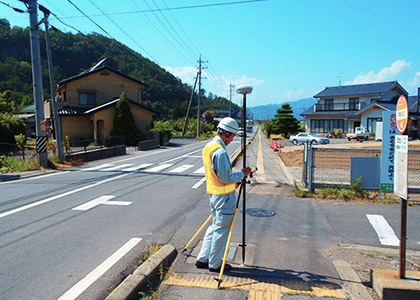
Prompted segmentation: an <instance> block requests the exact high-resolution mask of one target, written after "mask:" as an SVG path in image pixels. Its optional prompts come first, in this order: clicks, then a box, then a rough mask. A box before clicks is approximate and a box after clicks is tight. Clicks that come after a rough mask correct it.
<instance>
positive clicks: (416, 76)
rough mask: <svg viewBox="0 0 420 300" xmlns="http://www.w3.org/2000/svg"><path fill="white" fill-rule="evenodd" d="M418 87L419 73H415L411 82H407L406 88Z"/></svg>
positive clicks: (419, 82) (419, 81) (419, 83)
mask: <svg viewBox="0 0 420 300" xmlns="http://www.w3.org/2000/svg"><path fill="white" fill-rule="evenodd" d="M419 85H420V72H417V73H416V75H415V76H414V78H413V80H412V81H408V82H407V86H408V88H416V87H418V86H419Z"/></svg>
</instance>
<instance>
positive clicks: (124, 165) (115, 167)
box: [101, 164, 133, 171]
mask: <svg viewBox="0 0 420 300" xmlns="http://www.w3.org/2000/svg"><path fill="white" fill-rule="evenodd" d="M132 165H133V164H122V165H117V166H113V167H110V168H106V169H102V170H101V171H115V170H119V169H122V168H125V167H130V166H132Z"/></svg>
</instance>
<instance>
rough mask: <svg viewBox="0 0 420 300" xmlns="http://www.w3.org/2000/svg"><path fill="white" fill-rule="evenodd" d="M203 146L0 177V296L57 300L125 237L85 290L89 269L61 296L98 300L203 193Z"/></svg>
mask: <svg viewBox="0 0 420 300" xmlns="http://www.w3.org/2000/svg"><path fill="white" fill-rule="evenodd" d="M204 144H205V142H194V143H192V144H190V145H181V144H178V145H176V146H180V147H172V148H168V149H165V150H162V149H160V150H154V151H150V152H142V155H141V156H134V155H131V156H128V157H125V156H122V157H115V158H112V159H108V160H102V161H97V162H93V163H92V164H89V165H88V166H86V167H83V168H78V169H72V170H66V171H59V172H58V173H54V174H50V175H46V176H40V177H34V178H30V179H22V180H18V181H12V182H3V183H0V191H1V195H2V196H1V200H0V228H1V232H0V256H1V260H2V263H1V269H0V282H1V283H2V284H1V285H0V299H43V300H47V299H58V298H60V297H61V296H62V295H65V293H66V292H67V291H68V290H70V289H71V288H73V287H74V286H75V285H76V284H77V283H79V282H80V281H81V280H82V279H84V278H85V277H86V276H88V275H89V274H90V272H92V271H93V270H94V269H95V268H97V267H98V266H100V265H101V264H102V263H103V262H104V261H106V260H107V259H108V258H109V257H110V256H111V255H112V254H114V253H115V252H116V251H117V250H118V249H120V248H121V247H123V246H124V245H126V243H129V244H127V245H126V247H127V249H128V250H125V248H123V249H122V250H121V251H123V252H124V251H126V252H127V253H128V254H127V255H123V258H122V259H120V260H118V261H117V263H116V264H114V265H113V266H112V267H111V268H110V269H109V271H108V272H106V273H104V275H101V276H99V280H95V281H94V283H93V284H92V285H91V286H90V287H88V288H87V289H86V290H84V287H83V284H84V285H86V284H87V283H86V282H89V280H90V281H92V278H93V277H92V276H91V275H89V276H88V278H87V279H85V281H84V283H82V284H79V286H78V287H77V288H76V290H72V295H73V296H71V295H70V296H69V297H67V294H66V296H65V297H64V298H62V299H74V298H75V297H74V295H77V294H78V293H81V292H83V294H82V296H80V297H79V298H78V299H103V298H104V296H106V295H107V293H108V289H109V288H111V287H112V286H115V285H116V284H118V283H119V281H120V280H121V278H122V274H121V273H123V272H124V269H125V268H126V266H128V265H130V264H131V263H132V262H133V261H135V258H136V256H137V255H138V254H139V253H141V251H142V250H143V248H144V246H145V245H146V243H148V242H154V243H167V242H169V241H170V240H171V237H172V236H173V234H174V233H175V232H176V231H177V229H178V228H179V226H180V224H182V223H183V222H184V221H185V218H186V212H188V211H190V210H191V209H193V208H194V207H195V206H196V205H197V202H198V201H199V200H200V199H201V198H202V197H203V187H204V186H203V185H202V183H203V181H202V178H203V177H204V173H203V171H202V169H201V168H202V159H201V150H202V147H203V146H204ZM239 145H240V144H239V141H234V143H232V145H231V146H230V147H229V149H232V150H230V151H233V148H234V147H238V146H239ZM133 239H134V240H133ZM86 280H87V281H86Z"/></svg>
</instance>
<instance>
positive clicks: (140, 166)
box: [123, 164, 153, 172]
mask: <svg viewBox="0 0 420 300" xmlns="http://www.w3.org/2000/svg"><path fill="white" fill-rule="evenodd" d="M151 165H153V164H141V165H138V166H134V167H131V168H127V169H124V170H123V171H124V172H133V171H137V170H140V169H144V168H147V167H150V166H151Z"/></svg>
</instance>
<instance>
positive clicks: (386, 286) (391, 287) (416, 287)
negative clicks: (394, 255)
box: [370, 269, 420, 300]
mask: <svg viewBox="0 0 420 300" xmlns="http://www.w3.org/2000/svg"><path fill="white" fill-rule="evenodd" d="M370 276H371V283H372V286H373V289H374V290H375V291H376V293H377V294H378V295H379V297H380V298H381V299H383V300H400V299H404V300H418V299H420V272H415V271H406V277H407V278H406V279H400V276H399V271H396V270H381V269H373V270H371V271H370Z"/></svg>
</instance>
